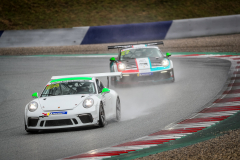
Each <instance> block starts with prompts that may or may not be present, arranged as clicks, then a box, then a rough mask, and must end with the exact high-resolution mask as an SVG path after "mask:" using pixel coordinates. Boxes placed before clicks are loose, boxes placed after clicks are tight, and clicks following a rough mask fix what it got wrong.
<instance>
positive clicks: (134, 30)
mask: <svg viewBox="0 0 240 160" xmlns="http://www.w3.org/2000/svg"><path fill="white" fill-rule="evenodd" d="M235 33H240V14H239V15H230V16H219V17H208V18H194V19H183V20H173V21H161V22H150V23H137V24H123V25H108V26H92V27H74V28H66V29H39V30H13V31H11V30H7V31H0V48H9V47H40V46H71V45H78V44H80V45H82V44H101V43H118V42H133V41H148V40H164V39H177V38H188V37H199V36H211V35H220V34H235Z"/></svg>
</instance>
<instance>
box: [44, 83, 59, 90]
mask: <svg viewBox="0 0 240 160" xmlns="http://www.w3.org/2000/svg"><path fill="white" fill-rule="evenodd" d="M54 87H56V88H58V87H59V84H50V85H47V87H46V89H52V88H54Z"/></svg>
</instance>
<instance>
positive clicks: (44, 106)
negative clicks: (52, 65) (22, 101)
mask: <svg viewBox="0 0 240 160" xmlns="http://www.w3.org/2000/svg"><path fill="white" fill-rule="evenodd" d="M121 76H122V73H121V72H115V73H97V74H84V75H67V76H53V77H52V78H51V80H50V81H49V82H48V83H47V85H46V86H45V88H44V90H43V92H42V93H41V94H40V95H38V93H37V92H35V93H33V95H32V96H33V97H34V98H35V99H34V100H32V101H31V102H29V103H28V104H27V105H26V107H25V116H24V123H25V130H26V131H27V132H38V131H40V130H46V129H60V128H71V127H79V126H88V125H97V126H100V127H104V126H105V124H106V120H107V119H110V118H115V119H116V120H117V121H119V120H120V118H121V105H120V98H119V95H118V94H117V93H116V92H115V91H114V90H112V89H108V88H106V87H105V86H104V85H103V83H102V82H101V81H100V80H99V79H98V78H99V77H107V79H108V83H109V77H121ZM108 86H109V84H108Z"/></svg>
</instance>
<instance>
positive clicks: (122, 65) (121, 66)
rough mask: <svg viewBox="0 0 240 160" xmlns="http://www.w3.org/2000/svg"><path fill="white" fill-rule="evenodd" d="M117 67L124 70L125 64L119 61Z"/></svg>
mask: <svg viewBox="0 0 240 160" xmlns="http://www.w3.org/2000/svg"><path fill="white" fill-rule="evenodd" d="M118 69H119V70H120V71H124V70H125V69H126V65H125V64H124V63H120V64H119V65H118Z"/></svg>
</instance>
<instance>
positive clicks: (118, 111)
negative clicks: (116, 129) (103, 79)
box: [116, 97, 121, 122]
mask: <svg viewBox="0 0 240 160" xmlns="http://www.w3.org/2000/svg"><path fill="white" fill-rule="evenodd" d="M120 120H121V103H120V99H119V97H117V101H116V121H117V122H119V121H120Z"/></svg>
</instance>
